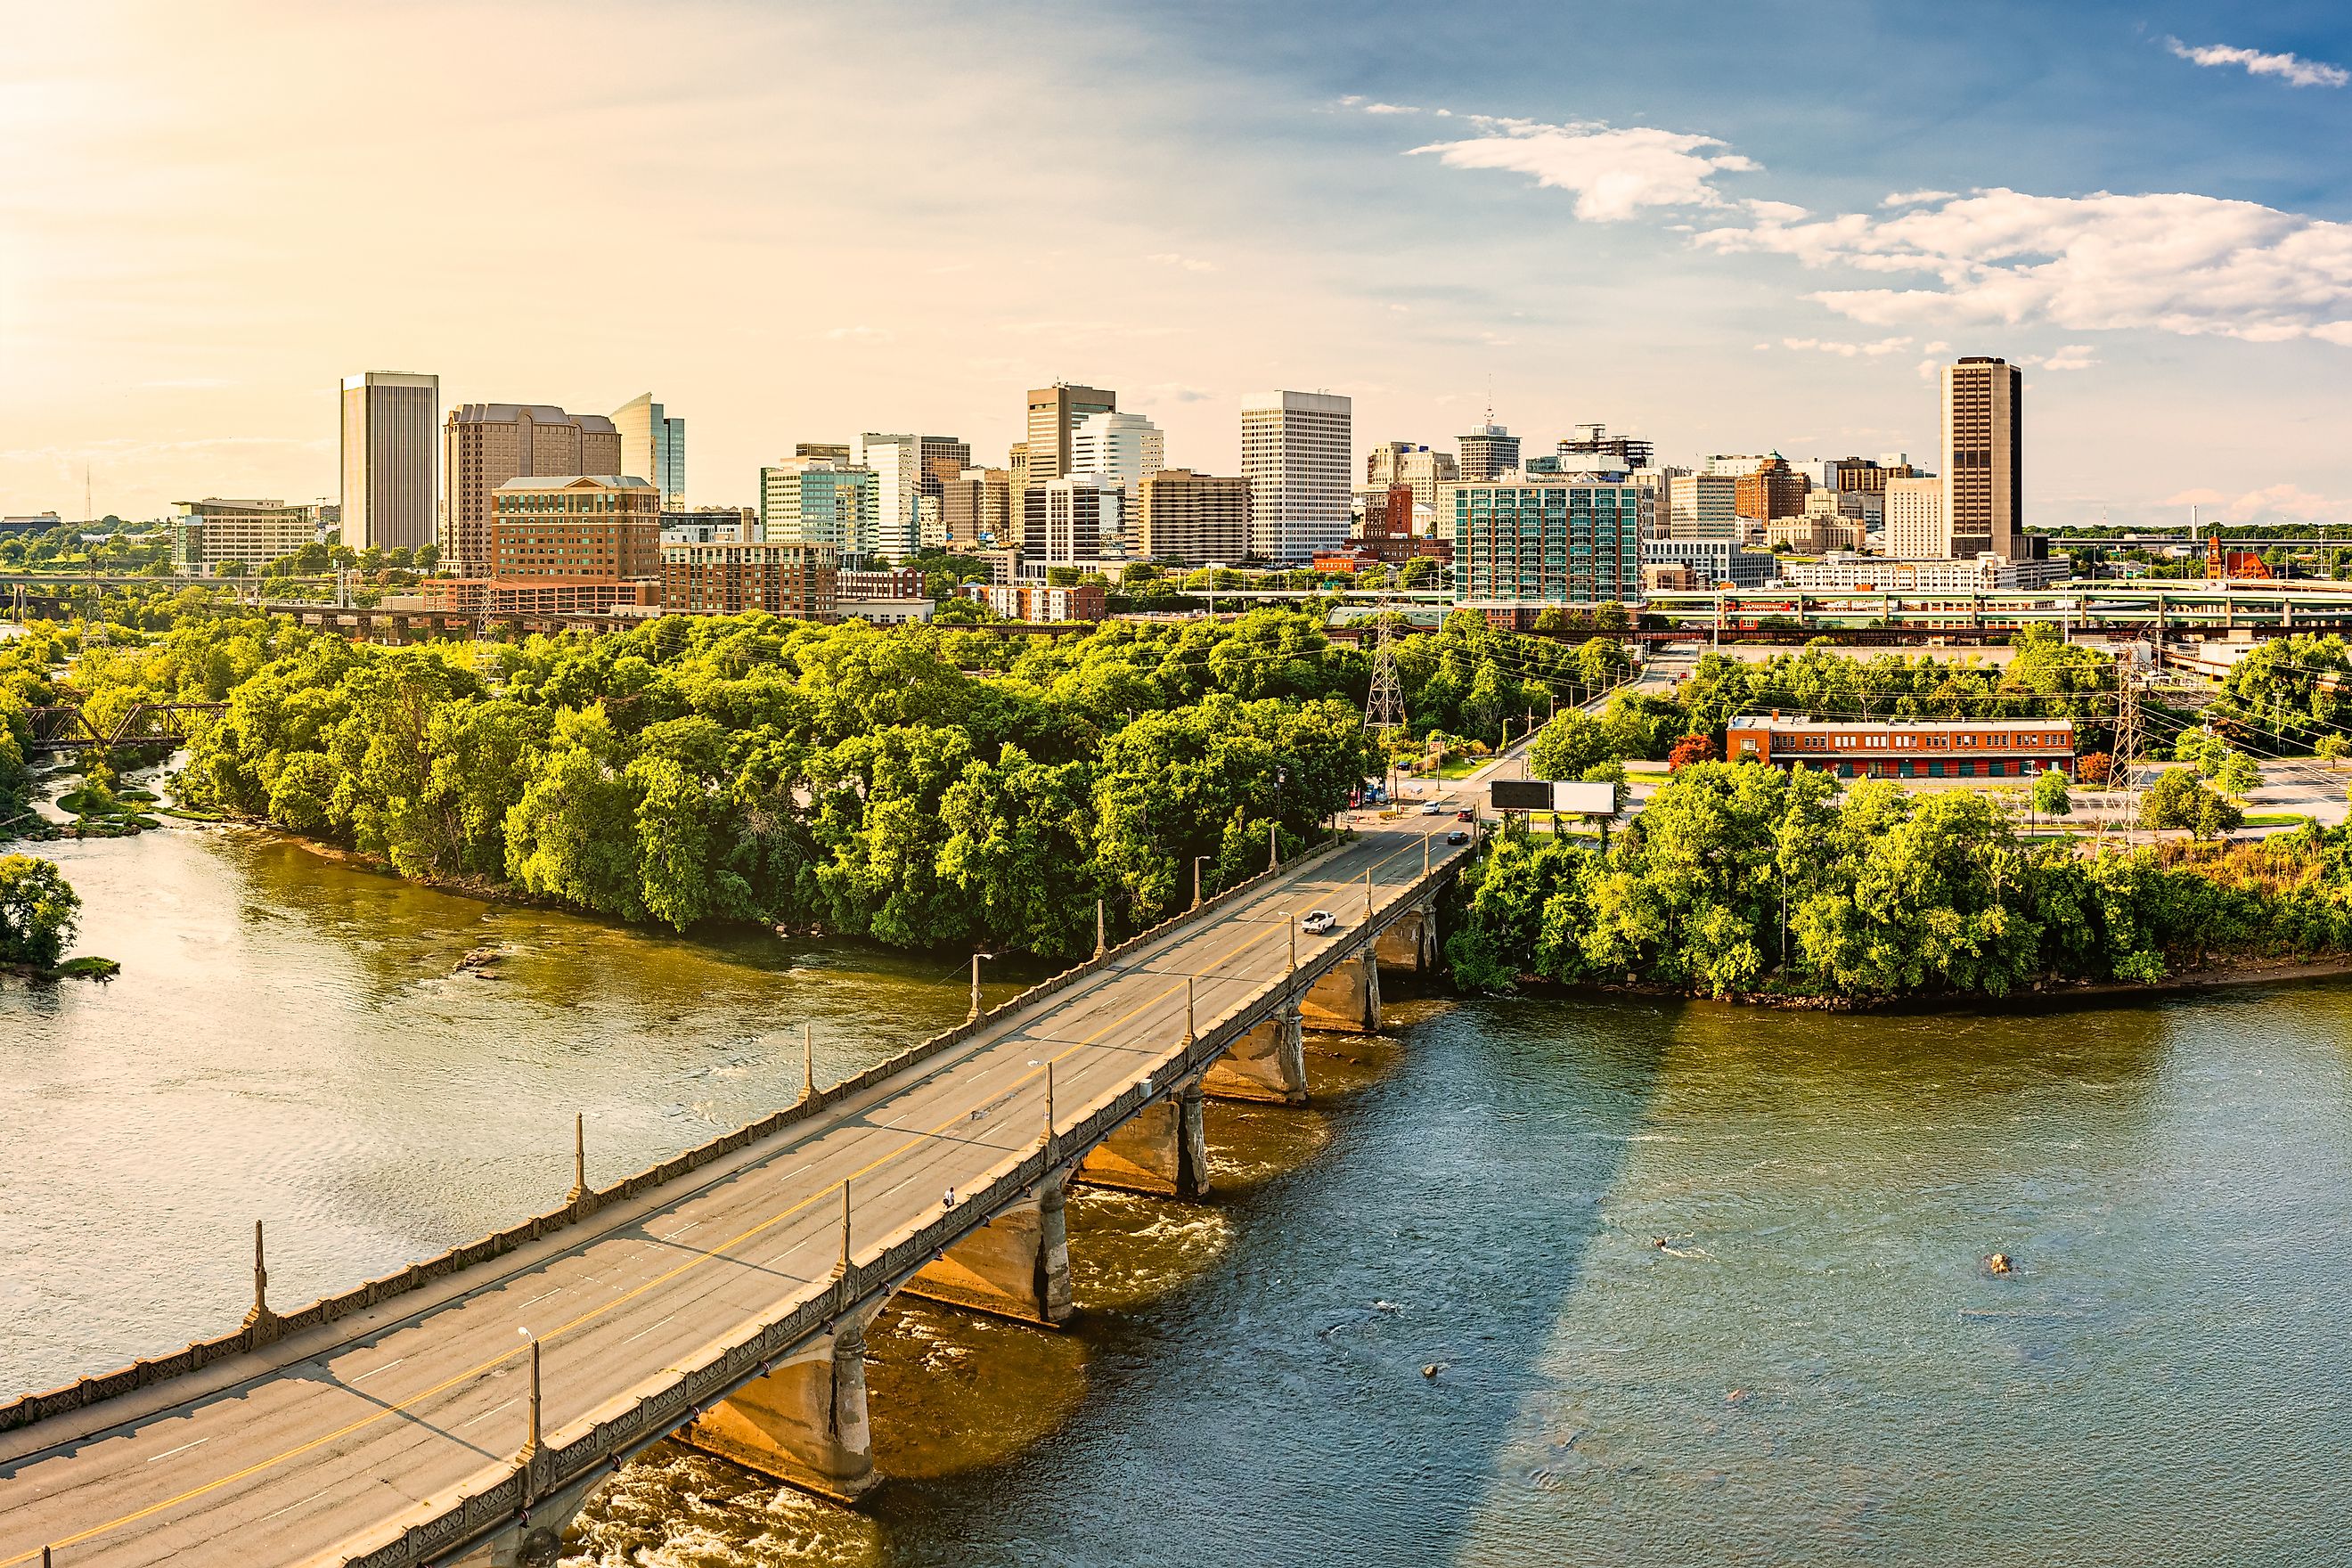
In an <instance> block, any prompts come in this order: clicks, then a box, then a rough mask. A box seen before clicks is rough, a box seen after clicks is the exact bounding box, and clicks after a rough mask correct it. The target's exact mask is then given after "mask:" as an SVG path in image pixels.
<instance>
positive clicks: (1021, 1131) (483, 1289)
mask: <svg viewBox="0 0 2352 1568" xmlns="http://www.w3.org/2000/svg"><path fill="white" fill-rule="evenodd" d="M1448 826H1450V825H1448ZM1447 853H1448V852H1446V851H1444V850H1443V849H1442V848H1441V849H1440V850H1439V851H1438V858H1440V859H1441V860H1442V859H1443V858H1444V856H1445V855H1446V854H1447ZM1454 853H1458V851H1457V852H1454ZM1422 865H1423V846H1422V834H1421V833H1420V831H1418V828H1417V827H1416V829H1415V830H1412V831H1395V832H1376V833H1373V834H1370V835H1368V836H1367V837H1365V838H1364V839H1362V840H1361V841H1360V842H1357V843H1355V844H1351V845H1349V846H1346V847H1342V848H1340V849H1339V850H1338V851H1336V852H1334V853H1331V854H1329V855H1326V856H1323V857H1319V858H1316V859H1314V860H1311V861H1307V862H1304V863H1302V864H1301V865H1300V866H1299V867H1298V868H1297V869H1296V870H1294V871H1290V872H1287V873H1286V874H1284V875H1282V876H1279V877H1276V878H1272V879H1268V880H1267V881H1266V882H1265V884H1264V885H1263V886H1262V887H1260V888H1259V889H1255V890H1253V891H1251V892H1250V893H1249V894H1248V895H1247V896H1246V897H1242V898H1237V900H1235V901H1234V902H1233V903H1230V904H1228V905H1226V906H1225V907H1224V908H1222V909H1219V910H1213V911H1210V912H1209V913H1208V914H1207V915H1206V916H1205V917H1204V918H1203V919H1202V920H1201V921H1196V922H1188V923H1187V924H1185V925H1182V926H1180V927H1178V928H1176V929H1175V930H1173V931H1170V932H1168V933H1167V934H1166V935H1164V936H1163V937H1160V938H1159V939H1157V940H1156V941H1154V942H1150V943H1149V944H1148V945H1146V946H1144V947H1142V948H1141V949H1139V951H1138V952H1135V953H1134V954H1133V955H1131V956H1130V957H1129V958H1128V959H1125V960H1123V961H1122V962H1121V963H1119V965H1118V967H1116V968H1114V969H1112V970H1108V971H1106V972H1103V973H1095V974H1090V975H1087V976H1084V977H1082V978H1081V979H1079V980H1078V981H1077V982H1076V983H1075V984H1072V985H1070V986H1069V987H1067V988H1066V989H1064V990H1062V991H1060V992H1058V993H1055V994H1051V995H1048V996H1045V997H1044V998H1041V999H1040V1000H1039V1001H1038V1002H1036V1003H1035V1004H1034V1005H1029V1006H1025V1007H1024V1008H1022V1009H1020V1010H1019V1011H1017V1012H1015V1013H1013V1014H1012V1015H1010V1016H1007V1017H1005V1018H1004V1019H1003V1020H1001V1021H1000V1022H999V1023H998V1025H997V1026H995V1027H992V1028H991V1029H989V1030H987V1031H985V1032H984V1033H982V1034H981V1035H979V1036H977V1037H974V1038H972V1039H971V1040H969V1041H966V1042H963V1043H961V1044H960V1045H958V1046H956V1047H951V1048H950V1049H948V1050H947V1051H945V1052H943V1053H942V1054H940V1055H939V1056H937V1057H934V1058H930V1059H929V1060H926V1061H922V1062H919V1063H917V1064H915V1065H914V1066H911V1067H910V1068H908V1069H907V1070H906V1071H904V1072H902V1073H900V1074H899V1075H898V1076H897V1077H895V1078H892V1079H887V1080H886V1081H885V1082H883V1083H882V1084H880V1085H878V1086H877V1087H876V1088H875V1089H872V1090H870V1091H869V1092H867V1093H866V1094H865V1095H862V1096H860V1097H858V1098H856V1100H848V1101H845V1102H844V1103H842V1104H840V1105H837V1106H835V1107H832V1108H830V1109H829V1110H827V1111H826V1112H825V1113H824V1114H822V1115H820V1116H818V1117H816V1118H814V1119H813V1120H811V1121H808V1122H805V1123H803V1124H800V1125H799V1126H797V1127H794V1128H792V1129H788V1130H787V1131H785V1132H783V1133H781V1134H779V1135H777V1136H776V1137H774V1138H772V1139H771V1140H768V1141H767V1142H763V1143H760V1144H755V1145H753V1146H752V1147H751V1148H750V1149H749V1150H747V1151H745V1152H743V1153H741V1154H740V1155H739V1156H737V1157H736V1158H735V1159H734V1160H733V1161H731V1162H729V1163H724V1164H720V1165H715V1166H712V1167H709V1168H707V1169H705V1170H704V1171H701V1172H698V1173H694V1174H693V1175H690V1176H688V1177H685V1178H682V1179H681V1180H679V1181H678V1182H677V1183H675V1184H672V1186H670V1187H667V1188H663V1189H658V1190H657V1191H656V1192H655V1193H654V1194H649V1195H648V1196H647V1197H646V1198H644V1199H641V1200H639V1201H637V1202H635V1203H633V1204H630V1205H625V1206H623V1207H619V1208H616V1209H614V1210H610V1211H606V1212H604V1213H602V1214H599V1215H594V1216H593V1217H591V1218H589V1219H587V1220H585V1221H583V1222H582V1223H581V1224H579V1225H577V1226H572V1227H571V1228H568V1229H566V1230H565V1231H563V1232H562V1233H561V1234H560V1235H558V1236H555V1237H551V1238H549V1239H548V1240H547V1241H545V1242H543V1243H541V1246H540V1247H539V1248H537V1249H535V1251H534V1252H533V1253H530V1254H517V1255H514V1256H510V1257H508V1258H502V1259H499V1260H496V1261H494V1262H490V1263H487V1264H484V1265H481V1266H480V1267H478V1268H475V1269H473V1270H470V1271H467V1273H464V1274H460V1275H457V1276H454V1277H452V1279H450V1280H448V1281H446V1282H445V1284H444V1287H443V1289H440V1290H438V1291H436V1292H435V1294H434V1295H433V1297H431V1298H429V1299H420V1298H419V1297H415V1296H412V1297H408V1298H404V1299H400V1300H394V1301H393V1302H390V1303H387V1304H386V1305H385V1306H383V1307H381V1308H379V1309H377V1310H375V1312H374V1313H373V1315H372V1316H371V1317H370V1318H367V1319H358V1320H349V1321H344V1322H342V1323H338V1324H333V1325H329V1326H328V1327H326V1328H322V1329H319V1330H313V1331H310V1333H308V1334H306V1335H304V1336H303V1337H301V1338H299V1339H296V1340H289V1341H287V1342H283V1343H281V1344H279V1345H278V1346H275V1347H272V1348H271V1349H270V1350H266V1351H259V1352H251V1353H250V1354H247V1355H245V1356H242V1357H238V1358H236V1359H235V1360H232V1361H228V1362H224V1363H219V1366H218V1367H217V1368H215V1369H207V1370H208V1371H217V1372H220V1373H224V1374H225V1375H224V1376H223V1377H221V1378H219V1379H217V1380H215V1379H213V1378H206V1377H202V1376H201V1374H200V1375H199V1376H198V1377H192V1378H190V1379H186V1380H184V1381H182V1382H180V1383H175V1384H160V1385H158V1386H156V1387H154V1388H152V1389H149V1390H145V1391H142V1394H141V1395H134V1396H127V1397H125V1398H122V1399H118V1400H114V1401H110V1402H108V1403H105V1404H100V1405H93V1406H91V1407H90V1408H89V1409H87V1410H84V1411H79V1412H75V1413H71V1414H68V1415H59V1416H56V1417H52V1418H51V1419H49V1420H47V1421H45V1422H42V1423H40V1424H38V1425H37V1426H30V1427H26V1428H25V1429H23V1430H21V1431H17V1432H13V1433H7V1434H5V1435H0V1568H7V1565H12V1564H18V1563H37V1562H38V1561H39V1560H40V1552H41V1548H42V1547H43V1546H44V1545H53V1546H55V1547H57V1548H58V1562H59V1563H61V1564H71V1565H72V1568H97V1565H100V1564H104V1565H106V1568H127V1565H130V1564H140V1563H161V1562H163V1561H166V1560H169V1561H170V1562H172V1563H175V1564H203V1563H223V1564H236V1568H249V1565H252V1564H257V1563H310V1562H314V1561H325V1562H333V1561H339V1560H340V1559H341V1556H342V1555H344V1554H345V1553H346V1552H350V1551H353V1550H357V1549H359V1548H360V1547H361V1546H362V1545H363V1544H364V1543H366V1542H369V1541H370V1539H371V1538H377V1537H380V1535H381V1532H382V1531H383V1530H384V1529H385V1528H386V1527H388V1526H391V1525H393V1524H394V1523H395V1522H397V1521H401V1520H403V1519H404V1518H406V1517H411V1516H413V1515H414V1514H415V1511H416V1510H417V1508H418V1505H420V1504H423V1503H425V1502H426V1501H427V1500H446V1498H448V1497H449V1496H451V1495H452V1494H453V1493H457V1492H460V1491H464V1490H466V1489H469V1488H476V1487H479V1486H483V1485H487V1484H488V1482H489V1481H491V1480H494V1479H497V1478H499V1477H504V1476H509V1475H511V1474H512V1473H513V1466H514V1457H515V1454H516V1452H517V1450H518V1449H519V1448H520V1447H521V1445H522V1443H523V1439H524V1435H525V1426H526V1410H527V1396H526V1388H527V1383H528V1371H527V1360H526V1357H525V1355H524V1354H523V1353H522V1352H523V1347H524V1343H525V1340H524V1331H530V1332H532V1333H536V1334H537V1335H538V1336H539V1337H540V1339H541V1342H542V1353H543V1359H544V1384H545V1394H544V1402H543V1403H544V1421H545V1426H546V1440H547V1441H549V1442H550V1443H554V1442H557V1441H560V1440H561V1439H560V1436H559V1434H561V1433H562V1432H563V1430H564V1429H565V1428H570V1427H576V1426H584V1425H585V1424H586V1423H588V1422H589V1421H592V1420H593V1419H595V1418H596V1417H597V1413H598V1412H599V1411H600V1410H606V1411H609V1410H610V1409H611V1408H613V1407H614V1406H615V1405H618V1404H620V1403H623V1402H625V1401H629V1400H634V1399H636V1398H639V1397H642V1396H644V1395H645V1394H646V1393H647V1392H648V1391H650V1390H652V1389H655V1388H658V1387H660V1386H663V1385H665V1384H674V1383H675V1382H676V1381H677V1372H676V1370H675V1369H677V1368H679V1367H685V1366H691V1365H693V1364H696V1363H697V1361H698V1358H700V1357H703V1356H705V1355H707V1354H708V1352H709V1349H710V1347H712V1346H713V1345H716V1344H720V1343H725V1342H732V1341H734V1340H736V1339H740V1337H741V1336H742V1335H743V1333H744V1332H745V1331H747V1329H750V1328H751V1327H754V1326H756V1325H759V1324H762V1323H765V1322H768V1321H772V1320H773V1319H774V1318H775V1317H776V1316H777V1315H778V1314H779V1311H780V1310H781V1309H782V1307H784V1306H786V1305H788V1304H790V1303H793V1302H796V1301H802V1300H808V1299H810V1298H812V1297H814V1296H816V1295H818V1294H820V1293H821V1292H822V1291H823V1290H824V1289H825V1288H826V1286H827V1284H828V1281H829V1277H830V1275H831V1272H832V1269H833V1266H834V1263H835V1258H836V1257H837V1256H838V1254H839V1251H840V1247H841V1208H842V1201H841V1184H842V1182H843V1181H844V1179H845V1178H847V1179H849V1180H850V1181H851V1184H852V1188H851V1191H852V1198H853V1205H854V1223H855V1226H856V1231H857V1233H858V1234H859V1235H860V1236H862V1237H874V1238H877V1239H878V1238H879V1237H883V1236H885V1235H887V1234H890V1233H894V1232H898V1231H901V1230H903V1229H906V1228H908V1227H910V1226H916V1225H919V1224H921V1223H922V1222H924V1221H925V1220H926V1219H927V1218H929V1217H932V1216H935V1215H937V1214H938V1213H939V1212H940V1200H941V1196H942V1194H943V1192H944V1190H945V1189H946V1188H948V1187H949V1186H950V1185H953V1186H956V1187H957V1188H959V1189H960V1190H971V1189H976V1188H977V1187H979V1186H980V1185H981V1184H982V1181H983V1180H984V1178H985V1176H986V1174H987V1173H988V1172H989V1171H990V1170H991V1169H992V1168H998V1169H1001V1168H1003V1164H1004V1163H1005V1160H1006V1157H1007V1155H1008V1153H1012V1152H1019V1151H1023V1150H1029V1149H1034V1147H1035V1146H1036V1145H1037V1143H1038V1142H1039V1139H1040V1137H1041V1135H1042V1133H1043V1131H1044V1115H1045V1104H1044V1099H1045V1083H1044V1078H1045V1069H1044V1068H1042V1067H1040V1066H1037V1065H1034V1064H1036V1063H1040V1062H1044V1061H1046V1060H1052V1061H1053V1062H1055V1064H1056V1066H1055V1100H1056V1112H1057V1121H1059V1123H1060V1124H1061V1125H1063V1126H1065V1127H1067V1126H1070V1125H1072V1124H1073V1123H1075V1122H1076V1121H1078V1119H1079V1118H1080V1117H1081V1116H1082V1115H1083V1114H1084V1113H1085V1112H1086V1110H1087V1109H1088V1108H1089V1107H1091V1106H1094V1105H1097V1104H1102V1103H1105V1102H1108V1100H1111V1099H1112V1098H1113V1097H1115V1096H1117V1095H1118V1094H1119V1093H1120V1092H1122V1091H1124V1090H1127V1089H1129V1088H1130V1087H1131V1086H1133V1085H1134V1084H1135V1083H1136V1082H1137V1080H1138V1079H1140V1078H1141V1077H1143V1076H1145V1075H1147V1074H1150V1073H1151V1072H1153V1071H1154V1070H1156V1069H1158V1068H1160V1067H1162V1066H1163V1065H1164V1064H1169V1063H1172V1062H1173V1061H1175V1060H1176V1059H1177V1058H1178V1057H1179V1056H1180V1054H1181V1041H1182V1036H1183V1034H1184V1027H1185V1012H1184V1008H1185V982H1186V977H1187V976H1188V975H1191V976H1193V977H1195V984H1196V986H1197V1007H1198V1011H1199V1014H1200V1016H1201V1017H1202V1019H1203V1020H1205V1019H1207V1018H1210V1017H1213V1016H1218V1015H1219V1014H1221V1013H1223V1012H1225V1011H1228V1010H1230V1009H1233V1008H1234V1007H1237V1006H1240V1005H1243V1004H1244V1003H1245V1002H1246V1001H1247V1000H1248V999H1249V998H1251V997H1252V996H1254V995H1256V994H1259V993H1260V992H1262V991H1263V990H1264V989H1265V987H1266V986H1267V985H1268V984H1271V983H1272V982H1273V981H1275V980H1276V979H1277V978H1278V977H1279V976H1280V975H1281V974H1282V973H1283V972H1284V970H1285V969H1286V964H1287V962H1288V952H1289V942H1288V940H1287V936H1286V931H1287V929H1288V927H1289V925H1290V923H1291V921H1295V919H1296V917H1297V914H1298V913H1300V912H1302V911H1304V910H1307V909H1311V908H1315V907H1318V906H1320V907H1325V908H1328V909H1330V910H1333V911H1334V912H1335V913H1337V914H1338V915H1339V919H1340V926H1339V931H1337V932H1336V933H1334V935H1333V936H1331V937H1328V938H1323V939H1313V938H1307V937H1305V936H1303V935H1302V936H1301V937H1300V939H1299V944H1300V945H1299V953H1300V959H1301V962H1302V963H1305V962H1307V959H1308V958H1309V956H1310V955H1311V954H1315V953H1319V952H1323V951H1325V950H1327V949H1328V947H1330V946H1331V945H1332V944H1335V943H1340V944H1344V943H1349V942H1351V941H1352V940H1353V939H1354V938H1355V937H1357V936H1359V935H1360V926H1361V922H1362V921H1363V910H1364V902H1363V892H1362V889H1363V883H1364V876H1365V872H1366V871H1367V869H1371V870H1373V871H1374V873H1375V875H1376V877H1377V878H1378V879H1379V880H1380V881H1381V883H1382V884H1384V885H1385V887H1384V891H1385V892H1386V893H1390V894H1394V893H1399V892H1401V891H1402V886H1403V885H1404V884H1409V883H1412V882H1413V881H1415V880H1417V879H1419V878H1420V877H1421V875H1422ZM860 1245H861V1247H863V1246H864V1245H865V1244H864V1243H861V1244H860ZM231 1379H235V1380H236V1381H234V1382H231V1381H230V1380H231ZM216 1383H220V1384H228V1385H227V1386H215V1384H216Z"/></svg>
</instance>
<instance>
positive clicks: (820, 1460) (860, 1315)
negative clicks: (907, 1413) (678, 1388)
mask: <svg viewBox="0 0 2352 1568" xmlns="http://www.w3.org/2000/svg"><path fill="white" fill-rule="evenodd" d="M880 1307H881V1303H880V1302H878V1301H877V1302H876V1303H874V1305H873V1306H871V1307H867V1308H862V1309H860V1310H858V1311H857V1312H856V1313H855V1314H853V1315H852V1316H850V1317H848V1318H845V1319H843V1320H842V1321H841V1322H840V1324H839V1325H838V1326H836V1327H835V1330H834V1331H833V1332H832V1333H831V1334H830V1335H828V1336H826V1337H825V1338H824V1339H821V1340H818V1341H816V1342H814V1344H812V1345H810V1346H809V1347H808V1348H807V1349H806V1350H803V1351H801V1352H798V1353H796V1354H795V1355H793V1357H792V1359H790V1360H789V1361H786V1362H785V1363H782V1365H780V1366H778V1367H776V1368H775V1369H774V1370H773V1371H772V1372H771V1373H768V1375H767V1376H765V1377H762V1378H761V1379H759V1380H758V1381H757V1382H753V1383H748V1384H744V1385H743V1386H742V1387H740V1388H739V1389H737V1390H736V1391H735V1392H734V1393H733V1394H730V1395H728V1396H727V1397H726V1398H725V1399H722V1400H720V1401H719V1403H718V1404H716V1405H712V1406H711V1407H710V1408H709V1410H707V1411H705V1412H704V1413H703V1414H702V1415H700V1416H699V1417H698V1418H697V1419H695V1420H694V1421H692V1422H690V1423H688V1425H687V1426H683V1427H681V1428H679V1430H678V1433H677V1437H678V1440H679V1441H680V1442H682V1443H685V1444H687V1445H688V1447H696V1448H699V1449H701V1450H702V1451H703V1452H704V1453H707V1454H716V1455H718V1456H719V1458H722V1459H727V1460H730V1461H732V1462H733V1463H735V1464H738V1465H740V1466H742V1467H743V1468H745V1469H747V1470H755V1471H757V1472H758V1473H760V1474H761V1475H763V1476H771V1477H773V1478H774V1479H777V1480H780V1481H785V1482H789V1483H790V1484H792V1485H793V1486H796V1487H799V1488H800V1489H802V1490H803V1491H812V1492H814V1493H816V1494H817V1495H818V1496H820V1497H827V1498H831V1499H833V1500H835V1501H836V1502H853V1501H855V1500H856V1499H857V1498H858V1497H859V1496H860V1495H861V1494H862V1493H864V1492H866V1490H868V1489H871V1488H872V1487H873V1486H874V1485H875V1484H876V1483H877V1481H879V1480H880V1479H881V1478H880V1477H879V1476H877V1475H876V1474H875V1473H874V1426H873V1423H872V1422H871V1421H869V1420H868V1419H867V1418H866V1323H867V1322H868V1321H871V1320H872V1318H873V1316H874V1314H875V1312H877V1311H878V1310H880Z"/></svg>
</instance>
